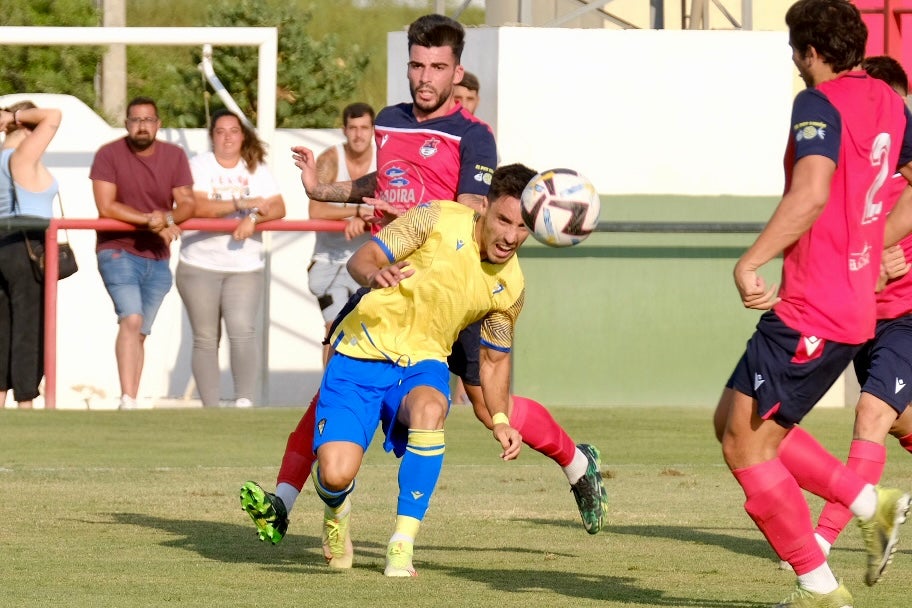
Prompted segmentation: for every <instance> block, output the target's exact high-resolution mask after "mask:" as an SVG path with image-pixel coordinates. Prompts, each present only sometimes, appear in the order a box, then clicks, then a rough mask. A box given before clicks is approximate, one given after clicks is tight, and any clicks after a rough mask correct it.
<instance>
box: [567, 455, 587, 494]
mask: <svg viewBox="0 0 912 608" xmlns="http://www.w3.org/2000/svg"><path fill="white" fill-rule="evenodd" d="M588 468H589V459H588V458H586V455H585V454H583V453H582V452H581V451H580V449H579V448H577V447H575V446H574V454H573V460H571V461H570V464H569V465H567V466H565V467H563V470H564V475H566V476H567V481H569V482H570V485H571V486H572V485H574V484H575V483H576V482H577V481H579V480H580V477H582V476H583V475H585V474H586V469H588Z"/></svg>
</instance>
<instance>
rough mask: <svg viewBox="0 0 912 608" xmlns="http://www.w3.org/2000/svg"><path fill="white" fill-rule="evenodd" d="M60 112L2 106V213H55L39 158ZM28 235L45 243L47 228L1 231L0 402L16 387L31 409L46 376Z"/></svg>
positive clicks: (52, 185) (52, 184) (52, 189)
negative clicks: (4, 107) (52, 209)
mask: <svg viewBox="0 0 912 608" xmlns="http://www.w3.org/2000/svg"><path fill="white" fill-rule="evenodd" d="M60 118H61V112H60V110H56V109H52V108H37V107H35V104H33V103H32V102H30V101H21V102H19V103H16V104H13V105H12V106H10V107H9V108H8V109H5V110H0V131H2V132H3V133H4V134H5V136H4V139H3V149H2V152H0V217H4V218H8V217H11V216H15V215H24V216H31V217H40V218H49V217H51V206H52V203H53V201H54V197H55V196H56V195H57V191H58V185H57V180H56V179H55V178H54V176H53V175H51V172H50V171H48V169H47V167H45V166H44V163H43V162H42V160H41V158H42V156H43V155H44V152H45V150H47V147H48V145H49V144H50V143H51V140H52V139H54V135H56V134H57V128H58V127H59V126H60ZM26 239H28V240H29V241H31V243H32V244H33V245H32V246H33V247H36V248H37V247H43V246H44V231H42V230H29V231H22V230H10V231H8V232H0V408H2V407H4V406H5V404H6V393H7V391H8V390H9V389H10V388H12V389H13V396H14V398H15V400H16V401H17V402H18V405H19V408H20V409H30V408H31V407H32V400H33V399H34V398H35V397H37V396H38V394H39V392H38V385H39V384H40V382H41V378H42V376H44V361H43V358H44V352H43V339H44V297H43V296H44V285H43V284H42V282H41V280H40V279H39V278H38V277H37V276H36V275H35V273H34V272H32V267H31V264H32V263H31V260H30V259H29V256H28V252H27V250H26V246H25V245H26V243H25V241H26Z"/></svg>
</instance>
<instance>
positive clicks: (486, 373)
mask: <svg viewBox="0 0 912 608" xmlns="http://www.w3.org/2000/svg"><path fill="white" fill-rule="evenodd" d="M480 365H481V369H480V375H481V390H482V392H483V393H484V398H485V405H487V407H488V413H490V414H491V419H492V421H493V423H494V439H496V440H497V441H498V442H500V446H501V447H502V448H503V452H501V454H500V457H501V458H503V459H504V460H514V459H515V458H517V457H518V456H519V451H520V448H522V435H520V434H519V431H517V430H516V429H514V428H513V427H512V426H510V419H509V417H508V416H507V412H508V411H509V407H510V353H509V352H505V351H499V350H494V349H492V348H485V347H482V348H481V357H480Z"/></svg>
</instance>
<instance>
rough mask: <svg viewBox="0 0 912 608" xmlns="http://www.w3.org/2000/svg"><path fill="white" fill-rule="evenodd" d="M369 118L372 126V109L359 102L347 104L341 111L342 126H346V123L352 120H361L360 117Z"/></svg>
mask: <svg viewBox="0 0 912 608" xmlns="http://www.w3.org/2000/svg"><path fill="white" fill-rule="evenodd" d="M365 115H367V116H370V119H371V125H373V124H374V109H373V108H372V107H370V105H369V104H366V103H364V102H361V101H356V102H355V103H351V104H348V105H347V106H345V108H344V109H343V110H342V126H343V127H345V126H348V121H349V120H351V119H352V118H361V117H362V116H365Z"/></svg>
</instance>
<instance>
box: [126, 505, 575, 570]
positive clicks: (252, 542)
mask: <svg viewBox="0 0 912 608" xmlns="http://www.w3.org/2000/svg"><path fill="white" fill-rule="evenodd" d="M110 517H111V519H112V520H113V521H114V522H115V523H118V524H123V525H129V526H140V527H143V528H150V529H154V530H161V531H163V532H167V533H168V534H170V535H172V536H174V538H172V539H170V540H165V541H162V542H161V543H160V544H161V545H162V546H163V547H173V548H176V549H183V550H185V551H192V552H194V553H197V554H198V555H200V556H201V557H205V558H207V559H211V560H215V561H220V562H227V563H245V562H250V563H257V564H263V565H273V566H276V565H286V564H288V565H294V566H299V567H300V566H308V565H310V564H309V563H308V562H312V564H313V565H315V566H319V567H320V569H321V570H325V565H324V563H323V559H322V554H321V552H320V545H321V539H320V537H319V536H316V535H313V536H309V535H300V534H289V535H287V536H286V537H285V539H284V540H283V541H282V542H281V543H279V544H278V545H271V544H270V543H266V542H260V541H259V540H258V538H257V535H256V529H255V528H254V526H253V524H252V523H251V524H250V525H238V524H229V523H224V522H217V521H201V520H188V519H166V518H163V517H154V516H152V515H145V514H141V513H111V514H110ZM426 548H427V549H428V550H440V551H473V552H484V551H490V552H498V553H501V552H507V553H525V554H530V555H539V556H544V555H546V554H554V552H553V551H538V550H533V549H527V548H521V547H490V548H487V549H479V548H478V547H445V546H427V547H426ZM355 550H356V551H357V553H358V555H359V556H363V557H364V558H365V559H376V560H379V561H380V562H382V561H383V560H384V559H385V558H386V543H385V542H384V543H379V542H371V541H362V540H360V539H355ZM311 555H313V557H311ZM555 555H557V556H560V557H571V556H570V555H567V554H559V553H558V554H555Z"/></svg>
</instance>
